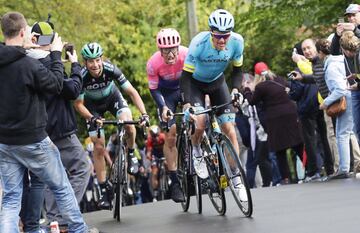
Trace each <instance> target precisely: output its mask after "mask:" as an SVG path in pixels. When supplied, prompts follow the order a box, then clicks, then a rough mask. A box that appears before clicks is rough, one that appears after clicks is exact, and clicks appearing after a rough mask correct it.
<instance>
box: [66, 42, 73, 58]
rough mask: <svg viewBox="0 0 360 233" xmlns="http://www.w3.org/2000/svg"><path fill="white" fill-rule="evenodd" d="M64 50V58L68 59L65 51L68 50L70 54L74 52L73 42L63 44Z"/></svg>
mask: <svg viewBox="0 0 360 233" xmlns="http://www.w3.org/2000/svg"><path fill="white" fill-rule="evenodd" d="M64 52H65V60H69V56H68V54H67V52H70V53H71V54H73V53H74V45H73V44H66V45H65V46H64Z"/></svg>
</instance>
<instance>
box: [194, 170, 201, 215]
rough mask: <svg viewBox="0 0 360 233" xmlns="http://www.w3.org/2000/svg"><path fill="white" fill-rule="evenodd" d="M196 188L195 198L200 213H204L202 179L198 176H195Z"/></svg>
mask: <svg viewBox="0 0 360 233" xmlns="http://www.w3.org/2000/svg"><path fill="white" fill-rule="evenodd" d="M193 181H194V186H195V196H196V206H197V209H198V213H199V214H201V213H202V196H201V195H202V193H201V178H200V177H199V176H197V175H194V176H193Z"/></svg>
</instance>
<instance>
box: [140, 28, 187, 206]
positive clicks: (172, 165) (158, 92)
mask: <svg viewBox="0 0 360 233" xmlns="http://www.w3.org/2000/svg"><path fill="white" fill-rule="evenodd" d="M156 42H157V46H158V48H159V51H157V52H156V53H154V54H153V55H152V56H151V58H150V59H149V60H148V62H147V66H146V71H147V76H148V82H149V89H150V92H151V95H152V97H153V98H154V101H155V102H156V105H157V108H158V114H159V118H160V122H162V123H164V122H168V125H169V127H170V128H169V132H166V133H165V144H164V149H163V150H164V155H165V158H166V162H167V164H168V173H169V177H170V179H171V186H170V189H171V199H172V200H173V201H175V202H183V201H184V200H185V199H184V194H183V192H182V190H181V188H180V182H179V180H178V178H177V175H176V170H177V166H176V161H177V154H178V153H177V149H176V143H175V141H176V125H175V119H170V118H169V117H168V116H167V114H166V113H167V111H168V110H170V111H171V112H175V110H176V106H177V105H178V103H179V102H181V96H180V86H179V78H180V75H181V72H182V69H183V65H184V60H185V57H186V54H187V50H188V49H187V48H186V47H184V46H181V45H180V42H181V38H180V35H179V33H178V32H177V31H176V30H175V29H172V28H166V29H161V30H160V31H159V32H158V34H157V37H156Z"/></svg>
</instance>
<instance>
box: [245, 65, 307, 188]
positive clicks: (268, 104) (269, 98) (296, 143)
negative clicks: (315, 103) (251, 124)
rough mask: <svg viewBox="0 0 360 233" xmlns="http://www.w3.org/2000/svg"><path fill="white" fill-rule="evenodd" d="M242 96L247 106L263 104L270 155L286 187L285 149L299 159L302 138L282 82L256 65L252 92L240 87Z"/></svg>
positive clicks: (286, 166)
mask: <svg viewBox="0 0 360 233" xmlns="http://www.w3.org/2000/svg"><path fill="white" fill-rule="evenodd" d="M244 88H245V89H244V96H245V98H246V99H247V100H248V101H249V104H251V105H254V104H257V103H259V102H261V101H262V102H263V105H264V108H265V109H266V112H265V118H266V128H267V133H268V143H269V148H270V151H274V152H276V155H277V159H278V163H279V169H280V173H281V176H282V180H283V181H282V182H283V183H289V176H290V174H289V166H288V164H287V158H286V149H288V148H293V149H294V151H295V152H296V154H297V155H298V156H300V158H301V157H302V152H303V138H302V135H301V131H300V130H301V128H300V125H299V120H298V116H297V112H296V106H295V104H294V103H293V102H292V101H291V100H290V99H289V97H288V94H287V91H288V87H286V82H285V80H283V79H282V78H280V77H278V76H276V75H275V74H274V73H273V72H271V70H270V69H269V68H268V66H267V65H266V64H265V63H263V62H259V63H257V64H256V65H255V88H254V90H251V89H250V88H251V85H249V84H245V85H244Z"/></svg>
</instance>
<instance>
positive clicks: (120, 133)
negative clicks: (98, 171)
mask: <svg viewBox="0 0 360 233" xmlns="http://www.w3.org/2000/svg"><path fill="white" fill-rule="evenodd" d="M102 124H103V125H115V126H116V127H117V132H116V141H117V146H116V150H115V158H114V162H113V163H112V165H111V167H110V172H109V173H108V174H109V177H108V181H109V182H110V187H109V189H110V197H109V200H112V202H111V205H110V209H112V210H113V217H114V218H115V219H116V220H117V221H120V218H121V211H122V210H121V209H122V206H125V205H126V197H128V196H129V195H131V194H129V193H128V191H129V188H130V184H129V182H128V181H129V175H128V173H127V170H126V167H127V153H126V142H125V137H124V136H125V125H140V121H122V120H103V121H102ZM99 134H100V127H98V137H99V136H100V135H99Z"/></svg>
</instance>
